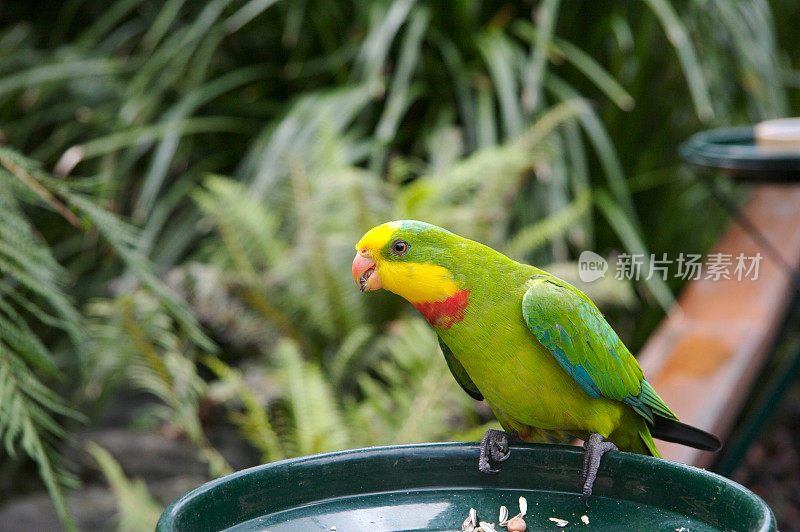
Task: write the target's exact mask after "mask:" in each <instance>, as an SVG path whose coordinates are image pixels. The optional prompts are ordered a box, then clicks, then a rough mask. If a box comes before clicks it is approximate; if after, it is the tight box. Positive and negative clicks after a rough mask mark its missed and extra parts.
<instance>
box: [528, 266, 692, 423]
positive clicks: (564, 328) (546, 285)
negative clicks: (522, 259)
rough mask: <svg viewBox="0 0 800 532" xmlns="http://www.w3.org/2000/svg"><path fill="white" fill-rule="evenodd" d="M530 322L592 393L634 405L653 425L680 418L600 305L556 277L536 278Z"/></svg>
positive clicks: (541, 339) (531, 290) (530, 293)
mask: <svg viewBox="0 0 800 532" xmlns="http://www.w3.org/2000/svg"><path fill="white" fill-rule="evenodd" d="M522 315H523V318H524V319H525V323H526V325H527V326H528V328H529V329H530V331H531V332H532V333H533V335H534V336H535V337H536V339H537V340H538V341H539V342H540V343H541V344H542V345H543V346H544V347H546V348H547V349H548V350H549V351H550V353H551V354H552V355H553V356H554V357H555V359H556V360H557V361H558V363H559V364H560V365H561V367H562V368H564V370H565V371H566V372H567V373H569V375H570V376H572V378H573V379H574V380H575V382H576V383H578V385H579V386H580V387H581V389H582V390H583V391H584V392H586V394H587V395H589V396H590V397H593V398H595V399H597V398H599V397H606V398H608V399H615V400H617V401H622V402H624V403H626V404H628V405H630V406H631V407H632V408H633V409H634V410H636V412H638V413H639V414H640V415H641V416H642V417H644V418H645V419H647V420H648V421H649V422H650V423H653V421H654V418H653V416H654V414H656V415H659V416H662V417H666V418H670V419H677V417H676V416H675V414H673V413H672V412H671V411H670V410H669V408H668V407H667V405H665V404H664V402H663V401H662V400H661V398H660V397H658V395H657V394H656V393H655V391H654V390H653V388H652V387H651V386H650V384H649V383H648V382H647V381H646V380H644V375H643V373H642V369H641V367H640V366H639V363H638V362H636V359H635V358H634V357H633V355H631V353H630V351H628V348H626V347H625V344H623V343H622V341H621V340H620V339H619V336H617V333H616V332H614V330H613V329H612V328H611V326H610V325H609V324H608V322H607V321H606V320H605V318H604V317H603V315H602V314H601V313H600V311H599V310H598V309H597V307H596V306H595V305H594V304H593V303H592V302H591V301H590V300H589V298H587V297H586V296H585V295H584V294H583V293H581V292H580V291H579V290H578V289H576V288H574V287H573V286H571V285H569V284H567V283H565V282H564V281H561V280H559V279H556V278H555V277H545V276H540V277H535V278H534V279H533V280H532V282H531V284H530V286H529V288H528V289H527V291H526V292H525V295H524V297H523V300H522Z"/></svg>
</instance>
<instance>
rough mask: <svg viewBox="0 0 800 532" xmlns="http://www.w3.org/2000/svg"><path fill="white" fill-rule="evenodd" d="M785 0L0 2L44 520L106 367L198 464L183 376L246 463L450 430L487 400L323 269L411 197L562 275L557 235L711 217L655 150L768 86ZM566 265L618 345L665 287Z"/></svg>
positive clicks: (590, 241) (13, 387) (127, 502)
mask: <svg viewBox="0 0 800 532" xmlns="http://www.w3.org/2000/svg"><path fill="white" fill-rule="evenodd" d="M792 5H793V2H791V1H789V0H774V1H772V2H767V1H765V0H755V1H752V2H747V3H744V2H742V3H731V2H727V1H726V0H686V1H675V2H670V1H668V0H646V1H643V2H636V3H632V2H563V3H562V2H560V1H558V0H543V1H542V2H536V3H532V2H523V1H510V2H500V1H484V2H472V1H468V0H462V1H454V2H449V3H444V2H437V1H421V0H420V1H414V0H391V1H390V0H384V1H378V2H353V1H333V0H296V1H291V2H289V1H270V0H250V1H245V0H210V1H206V2H186V1H185V0H165V1H163V2H150V1H143V0H117V1H115V2H110V3H109V2H100V1H97V0H69V1H67V2H45V3H43V4H40V3H27V2H7V3H4V4H3V6H2V7H0V16H2V21H3V24H2V28H0V141H2V143H3V144H5V146H6V147H3V148H2V149H1V150H0V185H2V186H0V234H1V235H2V236H1V237H0V274H1V275H2V277H0V290H2V300H0V437H2V438H3V440H4V444H5V447H6V450H7V451H8V453H9V455H10V456H11V459H16V460H19V459H20V458H19V457H18V453H22V454H25V455H27V456H28V457H29V458H31V459H32V460H34V461H35V462H36V464H37V465H38V467H39V471H40V475H41V477H42V479H43V480H44V482H45V484H46V485H47V488H48V490H49V491H50V494H51V496H52V497H53V500H54V502H55V503H56V506H57V508H58V509H59V514H60V516H61V517H62V519H63V521H64V523H65V525H66V526H67V527H71V526H72V525H71V522H72V521H71V518H70V516H69V515H68V513H67V511H66V509H65V505H64V502H63V495H62V490H61V486H62V485H64V484H65V483H66V484H67V485H69V483H70V480H71V479H72V477H71V476H70V475H69V474H68V473H67V472H66V469H67V468H66V466H65V463H64V460H63V458H61V456H60V453H59V449H60V448H61V445H62V444H61V439H62V438H63V436H64V434H65V430H66V431H71V430H76V428H77V427H79V426H80V425H79V423H78V422H76V421H74V420H76V419H77V420H80V419H81V416H82V414H79V412H81V413H83V414H86V415H88V416H89V420H88V423H92V422H93V420H94V419H96V417H97V416H98V415H99V413H101V412H102V411H103V408H105V406H106V405H108V404H110V403H109V399H110V398H113V396H114V394H115V393H116V392H117V391H118V390H120V389H136V390H144V391H146V392H148V393H150V394H151V395H152V396H154V397H155V398H157V399H158V400H159V402H160V403H159V404H160V406H159V407H158V408H157V409H156V410H155V411H154V415H155V416H157V419H159V420H160V421H161V422H162V423H168V424H170V425H172V426H174V427H175V428H177V430H178V431H179V432H180V433H181V434H182V435H184V436H185V438H187V439H188V440H189V441H191V442H192V443H193V444H195V446H196V448H197V452H198V456H199V457H200V458H201V459H202V460H204V461H206V462H207V463H208V465H209V474H210V476H216V475H220V474H223V473H225V472H226V471H229V470H230V466H229V465H228V464H227V462H226V459H225V458H224V457H223V456H222V455H221V454H220V453H219V451H217V450H216V449H215V448H214V447H213V445H212V444H211V443H210V442H209V439H208V436H207V435H206V434H205V433H204V429H203V426H202V424H201V419H200V418H201V416H200V406H201V403H202V402H203V401H213V402H214V403H215V404H218V405H222V407H223V408H224V411H225V412H226V413H227V415H228V416H229V419H230V421H231V422H232V423H233V424H234V425H235V426H237V427H238V428H239V430H240V433H241V436H242V438H244V439H245V440H246V441H247V442H249V444H250V445H252V446H253V447H254V448H255V449H257V450H258V451H259V452H260V453H261V455H262V457H263V459H264V460H275V459H279V458H284V457H288V456H294V455H298V454H306V453H313V452H320V451H326V450H333V449H339V448H343V447H350V446H363V445H374V444H380V443H394V442H407V441H423V440H435V439H451V438H453V437H454V435H458V434H460V435H461V436H462V437H467V438H468V437H474V434H475V427H476V426H479V425H480V424H481V423H483V422H485V421H486V420H487V418H486V417H482V416H479V415H478V414H477V413H476V411H475V408H474V403H473V402H472V401H470V400H469V399H468V398H467V397H466V396H465V395H464V394H462V393H460V391H459V390H458V389H457V386H456V385H455V382H454V381H453V379H452V378H451V377H450V376H449V374H448V373H447V369H446V366H445V365H444V364H443V361H442V360H441V357H440V356H439V355H438V354H437V353H438V349H437V347H436V342H435V337H434V335H433V333H432V331H431V330H430V329H429V328H427V326H426V325H425V324H424V322H422V321H421V319H420V318H418V317H416V316H414V315H413V313H409V312H408V310H407V306H406V305H403V304H402V303H401V302H399V301H398V300H397V298H395V297H393V296H391V295H387V294H370V295H369V296H365V295H362V294H359V293H358V291H357V290H355V288H354V286H353V285H352V281H351V278H350V273H349V269H348V267H349V264H350V261H351V260H352V254H353V245H354V243H355V242H356V241H357V239H358V237H359V236H360V235H361V234H362V233H363V232H364V231H365V230H367V229H369V228H370V227H371V226H373V225H375V224H377V223H379V222H382V221H386V220H389V219H395V218H418V219H424V220H427V221H430V222H433V223H437V224H440V225H444V226H446V227H448V228H450V229H452V230H454V231H456V232H458V233H460V234H463V235H465V236H468V237H471V238H475V239H478V240H481V241H482V242H485V243H487V244H489V245H491V246H493V247H496V248H498V249H500V250H502V251H504V252H506V253H508V254H509V255H511V256H513V257H514V258H517V259H521V260H526V261H530V262H532V263H535V264H537V265H542V266H545V267H546V265H548V264H552V263H561V264H562V265H561V266H555V268H556V269H557V270H558V272H559V273H562V274H563V275H564V276H566V277H569V276H570V275H572V276H573V278H571V279H569V280H571V281H575V279H574V275H575V273H576V272H575V269H574V268H571V267H569V266H566V267H565V266H563V263H568V262H569V261H570V260H574V258H575V257H576V254H577V253H578V252H580V250H582V249H594V250H596V251H598V252H601V253H613V252H615V251H617V250H620V251H623V250H624V251H628V252H631V253H649V252H654V253H664V252H667V253H672V252H674V253H677V252H702V251H704V250H706V249H707V248H708V246H709V245H710V244H711V243H712V242H713V241H714V239H715V237H716V234H717V231H718V230H719V228H720V227H721V226H722V224H724V217H723V216H721V213H720V210H719V209H718V208H717V207H716V206H715V205H714V204H713V203H711V202H710V200H709V198H708V196H707V194H706V193H705V190H704V189H703V188H702V187H701V186H700V185H698V184H697V183H696V182H695V181H694V180H693V179H692V178H691V176H690V175H689V174H688V172H687V171H686V170H684V169H680V168H678V166H677V163H676V158H675V151H676V146H677V144H678V143H679V142H681V141H683V140H684V139H685V138H686V137H688V135H689V134H691V133H692V132H694V131H696V130H698V129H702V128H706V127H711V126H713V125H719V124H732V123H750V122H754V121H757V120H760V119H762V118H767V117H774V116H781V115H784V114H786V113H787V112H788V111H789V109H790V105H789V102H790V99H791V98H794V100H791V101H794V102H796V101H797V97H796V95H791V94H789V93H788V91H787V87H789V86H791V85H792V84H794V85H795V86H796V85H799V84H798V83H797V79H798V74H797V72H796V71H792V70H791V69H790V68H789V67H788V65H789V64H790V62H789V61H790V56H789V55H787V53H786V52H784V51H783V50H782V49H781V47H780V46H779V45H778V43H777V41H776V39H777V38H778V37H780V38H781V39H783V40H784V42H787V43H794V42H795V40H796V38H797V34H796V28H797V27H798V26H797V25H796V24H795V25H794V26H791V25H790V24H789V23H788V22H786V21H787V20H788V19H789V18H791V16H794V15H792V12H793V10H792ZM773 13H777V16H778V17H779V18H778V19H777V20H778V21H780V23H779V24H777V27H776V23H775V19H774V17H773ZM787 13H788V14H787ZM795 14H796V13H795ZM792 28H795V29H792ZM790 53H796V49H794V51H791V52H790ZM795 59H796V57H795ZM787 98H789V99H787ZM796 108H797V107H796V106H795V109H796ZM45 169H46V170H45ZM583 288H586V290H587V291H588V292H589V294H590V295H591V296H592V297H594V298H595V299H597V300H598V302H599V303H600V304H601V305H604V310H606V311H607V312H608V313H609V316H610V317H611V318H612V320H613V321H614V322H615V324H616V325H617V326H618V328H619V329H620V330H621V332H622V334H623V337H625V338H626V339H628V340H629V343H630V345H631V346H632V347H634V348H635V347H638V346H639V345H641V343H642V342H643V340H644V338H646V336H647V335H648V334H649V331H650V330H651V329H652V327H653V326H654V325H655V323H656V321H657V320H658V319H659V318H660V316H661V315H662V312H663V309H664V308H667V307H668V306H669V305H670V304H671V302H672V297H673V296H672V293H673V292H674V291H675V290H676V289H677V288H679V287H678V286H677V285H675V284H671V285H668V284H667V283H664V282H662V281H660V280H659V279H658V277H654V278H653V279H651V280H649V281H644V282H643V284H642V285H641V286H636V287H634V288H635V289H636V292H635V293H634V292H633V291H632V290H631V287H630V286H628V285H626V284H624V283H618V282H614V281H613V280H610V281H609V282H603V283H598V284H596V285H590V286H588V287H583ZM636 303H641V304H642V305H643V310H642V311H641V312H639V313H638V314H637V321H636V322H634V321H633V320H632V315H631V313H630V312H629V309H630V308H631V307H632V306H633V305H634V304H636ZM201 375H203V376H205V378H203V377H201ZM81 422H82V421H81ZM91 452H92V455H93V456H94V457H95V458H96V459H97V461H98V463H99V465H100V466H101V467H102V468H103V470H104V471H105V472H106V474H107V476H108V478H109V481H110V483H111V484H112V487H114V490H115V492H116V493H117V494H118V495H119V497H120V500H121V501H122V503H123V508H124V511H123V512H122V513H121V521H120V526H121V527H122V528H126V529H135V528H137V527H138V526H141V522H142V521H140V520H139V518H141V519H142V520H143V522H145V523H147V522H149V521H148V520H147V517H146V516H148V515H150V516H151V515H152V514H153V513H154V511H153V504H154V503H153V501H152V500H151V499H149V497H148V496H147V495H146V493H144V494H143V490H142V486H141V485H140V484H137V483H135V482H134V483H131V482H130V481H127V479H125V478H124V475H122V473H121V470H119V468H118V466H116V465H115V462H114V461H113V459H112V458H111V457H110V455H108V454H107V453H105V452H104V451H103V450H102V449H100V448H99V447H92V448H91ZM14 457H16V458H14ZM4 460H5V458H4ZM137 505H138V506H137ZM137 508H140V509H141V512H139V513H138V514H137V510H136V509H137ZM145 527H146V526H145Z"/></svg>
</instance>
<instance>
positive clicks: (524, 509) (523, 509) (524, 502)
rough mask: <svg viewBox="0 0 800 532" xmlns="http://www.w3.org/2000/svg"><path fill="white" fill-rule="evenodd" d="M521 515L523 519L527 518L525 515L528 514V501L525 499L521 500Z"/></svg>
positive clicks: (521, 498)
mask: <svg viewBox="0 0 800 532" xmlns="http://www.w3.org/2000/svg"><path fill="white" fill-rule="evenodd" d="M519 513H520V515H522V517H525V514H527V513H528V499H526V498H525V497H520V498H519Z"/></svg>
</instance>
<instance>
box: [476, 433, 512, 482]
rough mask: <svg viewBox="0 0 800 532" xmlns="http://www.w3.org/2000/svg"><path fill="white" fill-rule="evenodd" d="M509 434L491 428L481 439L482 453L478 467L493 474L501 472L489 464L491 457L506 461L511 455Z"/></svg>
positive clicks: (497, 460) (495, 459)
mask: <svg viewBox="0 0 800 532" xmlns="http://www.w3.org/2000/svg"><path fill="white" fill-rule="evenodd" d="M508 436H509V434H508V433H506V432H503V431H502V430H495V429H489V430H487V431H486V434H484V435H483V439H482V440H481V454H480V456H479V458H478V469H479V470H480V472H481V473H486V474H487V475H493V474H495V473H499V472H500V470H499V469H492V468H491V467H490V466H489V459H490V458H491V459H492V461H494V462H505V461H506V460H508V457H509V456H511V449H509V448H508Z"/></svg>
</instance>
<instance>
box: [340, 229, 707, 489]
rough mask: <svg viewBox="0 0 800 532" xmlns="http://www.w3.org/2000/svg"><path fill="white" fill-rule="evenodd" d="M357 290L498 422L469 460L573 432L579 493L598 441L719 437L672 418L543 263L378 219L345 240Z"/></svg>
mask: <svg viewBox="0 0 800 532" xmlns="http://www.w3.org/2000/svg"><path fill="white" fill-rule="evenodd" d="M356 250H357V253H356V257H355V259H354V260H353V278H354V279H355V281H356V283H357V284H358V286H359V287H360V289H361V291H362V292H363V291H367V290H377V289H379V288H384V289H386V290H389V291H390V292H394V293H395V294H397V295H399V296H401V297H403V298H405V299H406V300H408V301H409V302H410V303H411V304H413V305H414V306H415V307H416V308H417V309H418V310H419V311H420V312H421V313H422V315H423V316H424V317H425V318H426V319H427V320H428V322H429V323H430V324H431V325H432V326H433V328H434V329H435V331H436V334H437V335H438V337H439V344H440V346H441V348H442V353H443V354H444V357H445V360H446V362H447V365H448V366H449V368H450V371H451V372H452V374H453V376H454V377H455V379H456V380H457V381H458V383H459V384H460V385H461V387H462V388H463V389H464V391H466V392H467V393H468V394H469V395H471V396H472V397H473V398H475V399H477V400H482V399H485V400H486V402H487V403H488V404H489V406H490V407H491V409H492V411H493V412H494V414H495V416H496V417H497V419H498V421H499V422H500V425H501V426H502V427H503V429H504V430H503V431H498V430H489V431H488V432H487V433H486V435H485V436H484V437H483V440H482V441H481V446H480V455H479V459H478V468H479V469H480V470H481V471H482V472H484V473H496V472H498V470H497V469H492V468H491V465H490V460H491V461H493V462H502V461H503V460H505V459H507V458H508V456H509V454H510V450H509V447H508V439H509V436H511V437H519V438H520V439H522V440H523V441H541V438H542V437H543V436H548V435H553V434H558V433H562V434H563V433H564V432H566V433H568V434H571V435H573V436H575V437H578V438H581V439H583V440H584V441H585V443H584V448H585V449H586V453H585V458H584V466H583V479H582V480H583V497H584V501H586V500H587V498H588V497H589V495H590V494H591V490H592V485H593V484H594V480H595V477H596V475H597V469H598V468H599V466H600V460H601V458H602V456H603V454H605V453H606V452H607V451H610V450H619V449H621V450H623V451H630V452H635V453H641V454H647V455H651V456H656V457H660V456H661V455H660V453H659V452H658V448H657V447H656V445H655V442H654V441H653V437H654V436H655V437H657V438H659V439H663V440H666V441H673V442H677V443H682V444H685V445H690V446H692V447H696V448H699V449H705V450H711V451H714V450H717V449H719V448H720V442H719V440H718V439H717V438H716V437H715V436H713V435H711V434H708V433H706V432H704V431H702V430H700V429H697V428H694V427H690V426H689V425H685V424H683V423H680V422H679V421H678V418H677V417H676V416H675V414H673V413H672V411H671V410H670V409H669V407H667V405H666V404H664V401H663V400H662V399H661V398H660V397H659V396H658V394H657V393H656V392H655V390H653V388H652V386H650V384H649V383H648V382H647V381H646V380H645V379H644V375H643V373H642V368H641V367H640V366H639V364H638V362H637V361H636V359H635V358H634V357H633V355H631V353H630V351H628V349H627V348H626V347H625V345H624V344H623V343H622V341H621V340H620V339H619V337H618V336H617V334H616V333H615V332H614V330H613V329H612V328H611V326H610V325H609V324H608V322H607V321H606V320H605V318H604V317H603V315H602V314H601V313H600V311H599V310H598V309H597V307H596V306H595V305H594V303H592V301H591V300H590V299H589V298H588V297H587V296H586V295H585V294H583V292H581V291H580V290H578V289H577V288H575V287H574V286H572V285H570V284H569V283H567V282H565V281H562V280H561V279H559V278H557V277H555V276H553V275H550V274H549V273H547V272H545V271H543V270H540V269H538V268H535V267H533V266H529V265H527V264H520V263H518V262H515V261H513V260H511V259H509V258H508V257H506V256H505V255H503V254H501V253H499V252H497V251H495V250H493V249H491V248H489V247H487V246H484V245H482V244H479V243H477V242H473V241H471V240H468V239H466V238H463V237H460V236H458V235H455V234H453V233H451V232H449V231H447V230H445V229H442V228H440V227H437V226H435V225H431V224H428V223H424V222H418V221H413V220H400V221H394V222H388V223H385V224H382V225H379V226H377V227H375V228H373V229H371V230H370V231H369V232H367V233H366V234H365V235H364V236H363V238H362V239H361V240H360V241H359V242H358V244H357V245H356Z"/></svg>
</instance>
